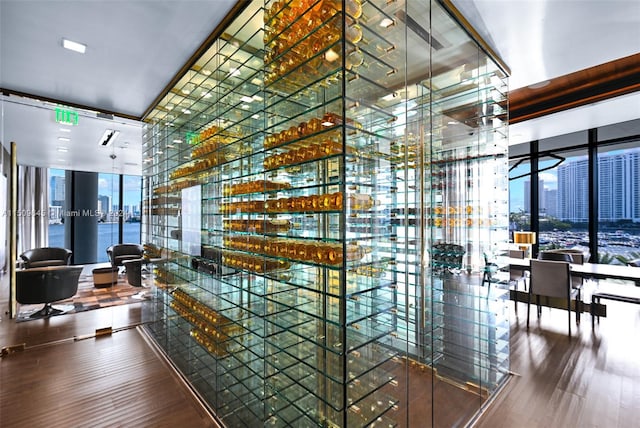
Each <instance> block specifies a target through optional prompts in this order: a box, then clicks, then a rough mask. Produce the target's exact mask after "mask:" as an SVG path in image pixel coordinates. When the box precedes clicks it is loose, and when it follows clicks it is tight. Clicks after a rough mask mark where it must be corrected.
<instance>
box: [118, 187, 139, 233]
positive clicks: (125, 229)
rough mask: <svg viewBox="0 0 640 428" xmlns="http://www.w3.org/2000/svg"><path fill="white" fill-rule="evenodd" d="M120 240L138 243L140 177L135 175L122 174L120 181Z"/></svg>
mask: <svg viewBox="0 0 640 428" xmlns="http://www.w3.org/2000/svg"><path fill="white" fill-rule="evenodd" d="M122 195H123V198H122V203H123V206H122V211H121V213H120V214H121V216H122V219H123V222H124V223H123V225H122V242H123V243H134V244H139V243H140V242H141V241H140V225H141V219H142V212H141V207H140V206H141V199H142V177H139V176H135V175H125V176H123V182H122Z"/></svg>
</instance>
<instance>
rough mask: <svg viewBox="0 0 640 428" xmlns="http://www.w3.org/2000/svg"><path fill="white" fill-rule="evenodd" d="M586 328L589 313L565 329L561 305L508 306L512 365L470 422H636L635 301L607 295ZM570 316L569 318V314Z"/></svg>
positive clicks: (639, 338)
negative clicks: (596, 320) (601, 312)
mask: <svg viewBox="0 0 640 428" xmlns="http://www.w3.org/2000/svg"><path fill="white" fill-rule="evenodd" d="M606 304H607V311H608V315H607V317H606V318H601V320H600V324H596V326H595V329H594V330H593V331H592V329H591V318H590V316H589V315H584V316H583V317H582V323H581V325H580V326H579V327H578V329H577V332H576V331H574V332H573V334H574V336H573V337H572V338H571V339H569V337H568V336H567V324H566V319H567V318H566V312H564V311H561V310H557V309H556V310H550V309H547V308H544V309H543V310H542V318H541V319H540V322H538V320H537V319H536V316H535V307H532V308H531V309H532V314H531V315H532V319H531V325H530V329H529V331H527V329H526V321H527V318H526V317H527V315H526V305H524V304H520V306H519V310H520V315H519V318H516V317H515V315H514V314H513V310H512V311H511V314H512V318H511V371H512V372H514V373H515V375H514V376H513V377H512V379H511V380H510V382H509V383H508V384H507V385H506V387H505V388H504V389H503V391H502V392H501V394H500V395H499V396H498V397H497V399H496V400H495V402H494V403H493V404H492V406H490V407H489V409H488V410H487V411H486V412H485V414H484V415H482V416H481V417H480V418H479V420H478V421H477V423H476V424H475V426H476V427H478V428H502V427H504V428H507V427H508V428H512V427H519V428H537V427H540V428H542V427H544V428H550V427H551V428H555V427H603V428H616V427H618V428H632V427H640V419H639V418H638V415H640V307H639V306H637V305H631V304H626V303H619V302H606ZM572 319H573V318H572Z"/></svg>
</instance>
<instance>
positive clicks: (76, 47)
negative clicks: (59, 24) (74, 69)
mask: <svg viewBox="0 0 640 428" xmlns="http://www.w3.org/2000/svg"><path fill="white" fill-rule="evenodd" d="M62 47H63V48H65V49H69V50H70V51H74V52H78V53H81V54H83V53H85V51H86V50H87V45H83V44H82V43H78V42H74V41H73V40H68V39H62Z"/></svg>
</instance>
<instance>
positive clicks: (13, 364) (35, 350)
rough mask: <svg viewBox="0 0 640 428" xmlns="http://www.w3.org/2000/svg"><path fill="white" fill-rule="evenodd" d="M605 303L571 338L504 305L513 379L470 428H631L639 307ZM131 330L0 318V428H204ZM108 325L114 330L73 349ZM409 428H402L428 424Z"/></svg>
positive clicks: (636, 405)
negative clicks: (0, 353)
mask: <svg viewBox="0 0 640 428" xmlns="http://www.w3.org/2000/svg"><path fill="white" fill-rule="evenodd" d="M606 304H607V307H608V316H607V317H605V318H601V321H600V324H599V325H598V324H596V328H595V330H593V331H592V329H591V319H590V317H589V316H588V315H585V316H583V318H582V324H581V325H580V326H579V327H578V328H575V327H574V329H573V330H574V336H573V337H572V338H571V339H569V338H568V336H567V331H566V328H567V327H566V312H564V311H561V310H550V309H547V308H544V309H543V311H542V318H541V320H540V321H538V320H537V319H536V318H535V307H533V308H532V320H531V327H530V329H529V331H527V330H526V305H524V304H520V306H519V317H516V316H515V314H514V311H513V306H512V307H511V370H512V372H514V373H515V374H514V375H513V376H512V379H511V380H510V381H509V383H508V384H507V385H506V386H505V388H504V389H503V390H502V391H501V393H500V394H499V395H498V397H497V398H496V399H495V401H494V402H493V403H492V405H491V406H490V407H489V408H488V409H487V410H486V411H485V413H484V414H483V415H482V416H481V417H480V418H479V419H478V420H477V421H476V422H475V424H474V426H476V427H479V428H501V427H505V428H506V427H509V428H512V427H518V428H537V427H541V428H542V427H544V428H556V427H563V428H564V427H580V428H581V427H604V428H615V427H619V428H629V427H631V428H633V427H638V428H640V419H638V417H637V416H638V415H640V307H639V306H637V305H630V304H625V303H619V302H606ZM139 322H140V305H139V304H133V305H125V306H119V307H115V308H106V309H100V310H95V311H89V312H83V313H77V314H72V315H63V316H58V317H53V318H50V319H48V320H37V321H29V322H24V323H15V321H13V320H9V319H6V318H3V319H2V320H0V347H3V346H7V345H13V344H17V343H26V346H27V350H26V351H24V352H17V353H15V354H11V355H9V356H7V357H4V358H2V359H0V426H2V427H5V426H7V427H27V426H29V427H32V426H45V425H46V426H53V427H56V426H60V427H63V426H64V427H75V426H126V427H132V426H144V427H148V426H153V427H164V426H167V427H168V426H185V427H206V426H214V422H213V421H212V420H210V419H209V418H208V416H207V415H206V414H205V412H204V411H203V410H202V409H201V408H200V407H199V405H198V404H197V402H196V401H195V400H194V399H193V398H192V397H191V396H190V394H189V392H188V391H187V389H186V388H185V387H184V386H183V385H182V384H181V382H180V381H179V380H178V378H177V376H176V375H175V374H174V373H173V372H172V371H171V370H170V369H169V368H168V366H167V365H166V364H165V363H164V362H163V361H162V360H161V359H160V358H159V357H158V356H157V355H156V354H155V352H154V351H153V350H152V349H151V348H150V346H149V345H148V344H147V343H146V342H145V341H144V339H143V337H142V336H141V334H140V333H139V332H138V331H137V330H136V329H126V326H129V325H136V324H137V323H139ZM109 325H112V326H113V328H114V329H116V330H117V329H122V330H121V331H118V332H116V333H113V334H112V335H111V336H106V337H100V338H96V339H94V338H91V339H85V340H78V341H73V339H72V338H73V337H74V336H82V335H87V334H91V333H93V332H94V331H95V329H96V328H101V327H105V326H109ZM52 342H54V344H51V343H52ZM411 395H413V394H411ZM414 398H415V397H414ZM425 400H427V398H425ZM449 401H450V400H449ZM446 402H447V400H446V397H443V398H442V400H441V401H439V403H446ZM427 404H428V403H425V406H426V405H427ZM440 410H443V409H440ZM459 412H461V413H464V411H462V410H459ZM418 420H420V419H417V418H410V421H414V422H410V424H409V425H410V426H411V427H419V428H422V427H426V426H429V425H430V423H431V421H430V420H429V419H428V418H425V419H422V420H421V422H417V421H418ZM463 423H464V422H462V424H463ZM438 425H440V424H438ZM451 426H462V425H461V424H460V423H454V425H451Z"/></svg>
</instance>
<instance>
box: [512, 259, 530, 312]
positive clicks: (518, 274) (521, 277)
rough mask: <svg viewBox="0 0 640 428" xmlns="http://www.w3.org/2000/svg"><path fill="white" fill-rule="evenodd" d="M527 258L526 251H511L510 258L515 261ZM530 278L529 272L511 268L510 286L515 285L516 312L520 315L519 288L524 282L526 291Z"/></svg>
mask: <svg viewBox="0 0 640 428" xmlns="http://www.w3.org/2000/svg"><path fill="white" fill-rule="evenodd" d="M524 256H525V251H524V250H509V257H511V258H514V259H524ZM528 277H529V272H528V271H526V270H524V269H520V268H514V267H509V285H511V284H513V286H514V287H513V288H514V290H515V292H516V299H515V306H514V308H515V312H516V314H518V298H517V295H518V288H519V284H520V281H522V283H523V284H524V289H525V291H526V290H527V278H528Z"/></svg>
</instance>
